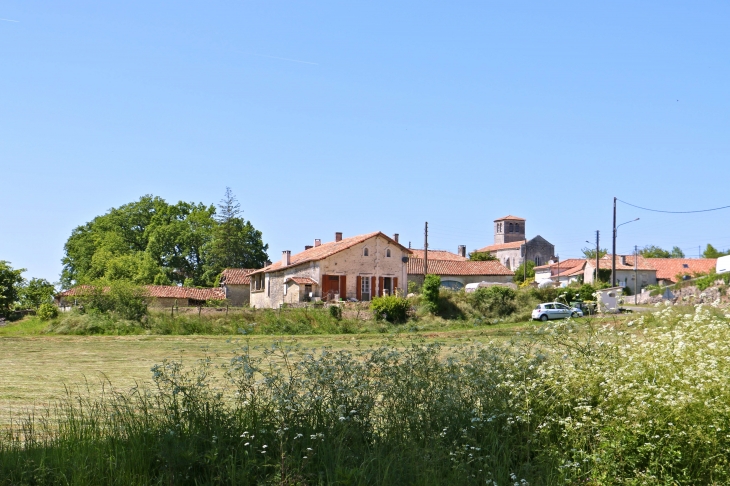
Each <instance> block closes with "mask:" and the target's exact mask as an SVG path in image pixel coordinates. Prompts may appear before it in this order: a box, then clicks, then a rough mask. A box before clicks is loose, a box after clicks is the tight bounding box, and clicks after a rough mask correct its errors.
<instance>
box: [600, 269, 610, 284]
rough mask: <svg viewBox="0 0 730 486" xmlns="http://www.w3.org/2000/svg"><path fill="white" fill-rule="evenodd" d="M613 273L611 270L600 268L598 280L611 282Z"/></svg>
mask: <svg viewBox="0 0 730 486" xmlns="http://www.w3.org/2000/svg"><path fill="white" fill-rule="evenodd" d="M611 273H612V271H611V269H610V268H599V269H598V280H599V281H600V282H610V281H611Z"/></svg>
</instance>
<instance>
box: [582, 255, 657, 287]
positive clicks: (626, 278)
mask: <svg viewBox="0 0 730 486" xmlns="http://www.w3.org/2000/svg"><path fill="white" fill-rule="evenodd" d="M635 259H636V260H635ZM612 260H613V259H612V256H611V255H605V256H604V257H603V258H599V260H598V265H599V268H600V269H601V270H609V271H610V270H611V269H612V264H613V261H612ZM634 263H636V265H634ZM595 272H596V260H594V259H588V260H586V266H585V270H584V273H583V281H584V282H585V283H589V284H592V283H593V281H594V277H595ZM656 273H657V272H656V269H655V268H654V267H653V266H651V264H650V263H649V262H648V261H647V259H646V258H644V257H642V256H638V257H634V255H616V284H617V286H619V287H622V288H629V289H630V290H631V293H632V294H635V293H637V289H638V292H641V289H643V288H645V287H646V286H648V285H656V283H657V278H656ZM608 278H609V281H612V279H611V275H610V273H609V277H608Z"/></svg>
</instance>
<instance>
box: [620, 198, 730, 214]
mask: <svg viewBox="0 0 730 486" xmlns="http://www.w3.org/2000/svg"><path fill="white" fill-rule="evenodd" d="M616 200H617V201H621V202H622V203H624V204H626V205H628V206H631V207H634V208H638V209H643V210H644V211H652V212H655V213H670V214H689V213H708V212H710V211H719V210H720V209H727V208H730V206H722V207H719V208H712V209H699V210H697V211H664V210H662V209H650V208H644V207H641V206H637V205H636V204H631V203H629V202H626V201H622V200H621V199H619V198H616Z"/></svg>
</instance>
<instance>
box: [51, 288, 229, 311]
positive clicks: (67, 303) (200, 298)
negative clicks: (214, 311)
mask: <svg viewBox="0 0 730 486" xmlns="http://www.w3.org/2000/svg"><path fill="white" fill-rule="evenodd" d="M143 287H144V289H145V290H146V293H147V296H148V297H149V298H150V304H149V305H150V306H151V307H172V306H178V307H194V306H199V305H205V303H206V302H209V301H217V300H224V299H225V298H226V296H225V293H224V291H223V289H221V288H212V289H197V288H193V287H178V286H175V285H144V286H143ZM90 289H91V287H90V286H88V285H79V286H77V287H74V288H72V289H68V290H64V291H63V292H61V293H59V294H58V295H56V296H55V297H54V300H55V302H56V305H57V306H58V307H60V308H62V309H66V308H70V307H74V306H76V305H78V300H79V298H80V297H83V296H84V295H85V294H86V295H88V293H89V292H90Z"/></svg>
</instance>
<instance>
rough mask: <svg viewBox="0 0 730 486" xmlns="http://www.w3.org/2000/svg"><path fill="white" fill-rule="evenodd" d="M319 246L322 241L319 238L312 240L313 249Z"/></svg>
mask: <svg viewBox="0 0 730 486" xmlns="http://www.w3.org/2000/svg"><path fill="white" fill-rule="evenodd" d="M321 244H322V240H320V239H319V238H317V239H316V240H314V247H315V248H316V247H318V246H319V245H321Z"/></svg>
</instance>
